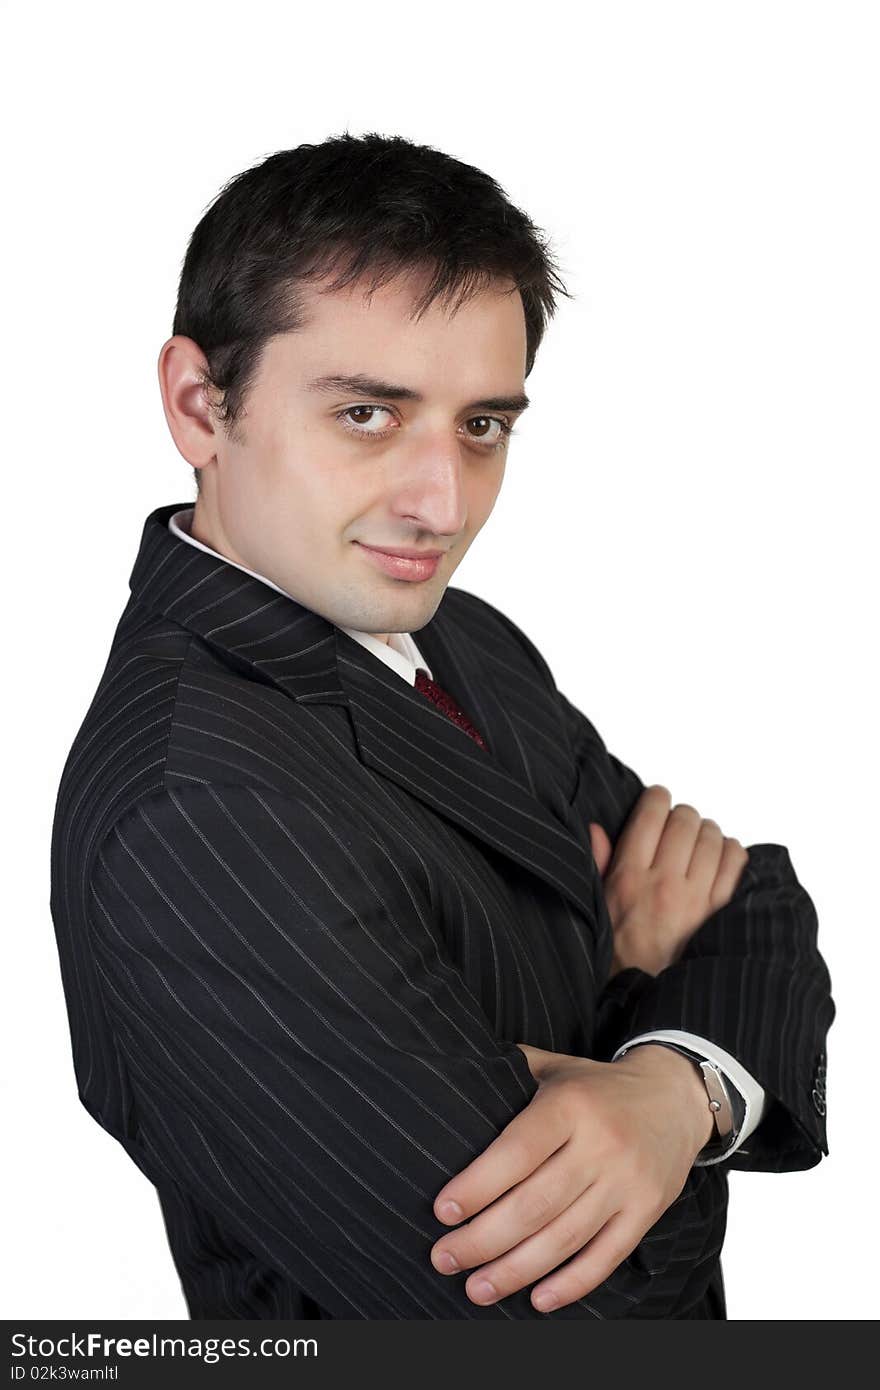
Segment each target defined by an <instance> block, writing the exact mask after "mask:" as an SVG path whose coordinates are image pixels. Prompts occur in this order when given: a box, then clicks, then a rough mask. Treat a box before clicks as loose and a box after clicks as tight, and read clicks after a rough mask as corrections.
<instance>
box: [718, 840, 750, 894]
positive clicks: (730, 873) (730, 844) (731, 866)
mask: <svg viewBox="0 0 880 1390" xmlns="http://www.w3.org/2000/svg"><path fill="white" fill-rule="evenodd" d="M748 862H749V852H748V850H747V849H745V848H744V846H743V845H741V844H740V842H739V840H735V839H732V838H731V837H730V836H726V837H725V840H724V848H723V850H722V852H721V863H720V864H719V865H718V872H717V873H716V875H715V882H714V883H713V884H712V888H711V891H710V900H711V902H712V903H713V909H712V910H713V911H716V910H717V909H718V908H719V907H724V906H725V904H727V903H729V902H730V900H731V898H732V897H733V895H734V892H735V891H736V885H737V884H738V883H739V880H740V877H741V875H742V872H743V870H744V869H745V866H746V864H747V863H748Z"/></svg>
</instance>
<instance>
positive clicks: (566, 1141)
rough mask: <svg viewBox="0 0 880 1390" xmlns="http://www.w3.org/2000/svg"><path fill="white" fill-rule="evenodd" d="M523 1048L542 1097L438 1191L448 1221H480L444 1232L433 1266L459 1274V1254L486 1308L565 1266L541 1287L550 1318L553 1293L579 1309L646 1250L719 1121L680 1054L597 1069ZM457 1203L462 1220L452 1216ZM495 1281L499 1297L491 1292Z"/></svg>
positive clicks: (652, 1048)
mask: <svg viewBox="0 0 880 1390" xmlns="http://www.w3.org/2000/svg"><path fill="white" fill-rule="evenodd" d="M517 1046H518V1047H519V1048H520V1050H521V1051H522V1052H524V1053H525V1056H526V1059H527V1060H528V1063H529V1068H530V1070H531V1072H532V1075H533V1076H535V1077H536V1079H537V1080H538V1083H539V1084H538V1090H537V1091H536V1093H535V1095H534V1096H533V1097H532V1099H531V1101H530V1102H529V1104H528V1105H527V1106H526V1107H525V1109H524V1110H521V1111H520V1112H519V1114H518V1115H516V1116H514V1118H513V1119H512V1120H511V1121H510V1123H509V1124H508V1125H507V1126H505V1128H504V1130H503V1131H502V1133H501V1134H499V1135H498V1137H497V1138H496V1139H494V1140H493V1141H492V1143H491V1144H489V1145H488V1147H487V1148H486V1149H484V1151H483V1152H482V1153H481V1154H480V1155H479V1156H478V1157H477V1158H475V1159H474V1160H473V1162H472V1163H470V1164H468V1166H467V1167H466V1168H464V1169H463V1170H462V1171H461V1172H460V1173H457V1174H456V1176H455V1177H454V1178H452V1179H451V1181H450V1182H448V1183H447V1184H446V1186H445V1187H443V1188H441V1190H440V1192H439V1193H438V1194H437V1197H436V1199H435V1201H434V1214H435V1216H436V1217H437V1219H438V1220H439V1221H447V1222H450V1223H457V1222H460V1221H462V1220H464V1219H465V1218H467V1217H475V1218H476V1219H474V1220H470V1221H468V1222H467V1224H466V1225H463V1226H461V1227H460V1228H459V1229H458V1230H457V1231H455V1232H454V1233H452V1234H451V1235H444V1236H441V1238H440V1240H439V1241H438V1242H437V1243H436V1244H435V1245H434V1246H433V1247H432V1249H431V1261H432V1263H433V1265H434V1268H435V1269H436V1270H437V1271H438V1272H439V1273H441V1274H452V1273H456V1272H457V1271H456V1269H454V1268H449V1267H447V1266H446V1265H445V1264H444V1262H443V1259H442V1256H443V1255H444V1254H445V1253H448V1254H451V1255H452V1256H453V1257H454V1259H455V1261H456V1264H457V1269H458V1270H465V1269H473V1270H475V1271H476V1272H475V1273H474V1274H473V1275H472V1276H471V1278H470V1279H469V1280H468V1281H467V1284H466V1291H467V1294H468V1297H469V1298H470V1299H471V1300H472V1301H473V1302H474V1303H479V1304H488V1303H495V1302H496V1301H497V1300H498V1299H500V1298H505V1297H506V1296H507V1295H508V1294H511V1293H514V1292H516V1290H517V1289H521V1288H524V1287H525V1286H526V1285H527V1284H531V1283H532V1282H533V1281H534V1280H536V1279H540V1277H541V1276H542V1275H543V1274H546V1273H548V1271H550V1270H553V1271H554V1274H553V1278H552V1279H549V1280H547V1281H546V1282H545V1283H543V1284H539V1285H538V1287H537V1288H535V1289H533V1290H532V1303H533V1304H534V1306H535V1307H536V1308H538V1309H539V1311H547V1309H544V1308H541V1306H540V1304H539V1301H538V1300H539V1296H540V1295H541V1294H542V1293H548V1292H550V1291H551V1290H552V1292H553V1293H554V1294H555V1295H556V1301H555V1302H554V1304H553V1306H554V1307H562V1306H564V1305H565V1304H567V1303H573V1302H574V1301H575V1300H576V1299H578V1298H582V1297H583V1296H584V1295H585V1294H587V1293H589V1292H590V1291H591V1289H594V1288H595V1287H596V1285H597V1284H601V1282H602V1280H603V1279H607V1278H608V1276H609V1274H611V1273H612V1272H613V1271H614V1270H615V1269H616V1268H617V1266H618V1265H619V1264H620V1262H621V1261H622V1260H624V1259H625V1258H626V1256H627V1255H628V1254H629V1253H630V1252H631V1251H632V1250H634V1249H635V1247H636V1246H637V1245H638V1243H639V1241H640V1240H641V1239H642V1236H643V1235H644V1234H645V1232H646V1231H648V1230H650V1228H651V1226H653V1225H654V1223H655V1222H656V1221H657V1220H659V1218H660V1217H661V1216H662V1214H663V1212H664V1211H666V1209H667V1207H669V1206H671V1204H672V1203H673V1202H674V1201H675V1199H676V1197H677V1196H678V1195H679V1193H680V1192H681V1190H682V1188H683V1187H684V1184H685V1182H686V1180H687V1176H688V1173H689V1172H690V1170H691V1167H692V1166H693V1161H694V1159H695V1158H696V1156H697V1154H698V1153H699V1152H700V1149H702V1148H703V1146H704V1145H705V1144H706V1143H707V1142H708V1140H709V1139H710V1138H711V1136H712V1133H713V1131H714V1121H713V1119H712V1114H711V1111H710V1110H709V1107H708V1104H707V1100H706V1091H705V1087H704V1085H703V1082H702V1080H701V1079H700V1076H699V1075H698V1073H697V1071H696V1068H695V1067H694V1066H693V1064H692V1063H691V1062H690V1061H688V1059H687V1058H686V1057H682V1056H681V1054H680V1053H678V1052H673V1051H672V1050H671V1049H670V1048H668V1047H659V1046H657V1045H652V1044H650V1043H643V1044H640V1046H639V1047H637V1048H634V1049H633V1050H632V1052H628V1053H627V1054H626V1055H625V1056H624V1057H622V1058H621V1059H620V1061H619V1062H596V1061H593V1060H591V1059H589V1058H585V1057H573V1056H569V1055H568V1054H567V1053H562V1052H547V1051H544V1049H542V1048H539V1047H531V1046H529V1045H528V1044H527V1043H518V1044H517ZM449 1201H454V1202H457V1203H458V1206H459V1207H460V1209H461V1210H460V1212H459V1213H458V1214H450V1213H448V1212H447V1211H446V1209H445V1208H444V1205H443V1204H444V1202H449ZM477 1213H480V1214H479V1215H477ZM570 1255H574V1258H573V1259H571V1260H569V1261H568V1263H567V1264H565V1265H564V1266H563V1268H562V1269H559V1270H557V1268H556V1266H557V1265H559V1264H560V1263H561V1262H562V1261H563V1260H565V1259H567V1257H568V1256H570ZM478 1266H479V1268H478ZM484 1279H485V1280H489V1281H490V1282H491V1283H492V1285H493V1286H494V1290H495V1291H494V1293H488V1294H487V1293H484V1292H482V1291H481V1288H480V1284H481V1281H483V1280H484Z"/></svg>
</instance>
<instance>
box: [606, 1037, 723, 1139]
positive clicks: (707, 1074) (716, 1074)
mask: <svg viewBox="0 0 880 1390" xmlns="http://www.w3.org/2000/svg"><path fill="white" fill-rule="evenodd" d="M649 1041H650V1042H652V1043H656V1044H657V1045H658V1046H659V1047H671V1048H672V1051H673V1052H680V1053H681V1055H682V1057H688V1058H689V1059H690V1061H692V1062H693V1064H694V1066H695V1067H696V1068H697V1070H698V1071H699V1073H700V1075H701V1076H702V1078H703V1084H704V1085H705V1087H706V1095H707V1097H708V1104H709V1109H710V1110H711V1111H712V1117H713V1119H714V1120H715V1133H714V1135H713V1136H712V1138H711V1139H710V1140H709V1141H708V1142H707V1143H706V1144H704V1145H703V1147H702V1149H700V1156H701V1157H706V1158H712V1157H714V1156H715V1154H716V1153H723V1152H724V1150H725V1149H727V1148H729V1147H730V1145H731V1144H732V1143H733V1141H734V1140H735V1138H736V1136H737V1135H738V1134H739V1131H740V1129H741V1127H742V1118H741V1116H735V1115H734V1106H733V1102H732V1101H731V1098H730V1092H729V1091H728V1089H727V1085H726V1083H725V1080H724V1075H723V1073H722V1071H721V1069H720V1067H718V1066H716V1064H715V1063H714V1062H709V1061H707V1060H706V1058H705V1057H701V1056H700V1055H699V1053H696V1052H691V1051H690V1049H689V1048H687V1047H682V1046H681V1045H680V1044H679V1043H673V1042H668V1041H667V1039H665V1038H651V1039H648V1038H646V1039H645V1042H644V1043H632V1044H630V1046H632V1047H644V1046H645V1045H646V1044H647V1043H648V1042H649ZM627 1052H629V1046H627V1047H624V1048H622V1049H621V1051H620V1052H618V1054H617V1058H616V1060H617V1061H620V1059H621V1057H623V1056H625V1055H626V1053H627ZM741 1105H742V1102H740V1108H741Z"/></svg>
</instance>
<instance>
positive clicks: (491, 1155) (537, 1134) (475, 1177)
mask: <svg viewBox="0 0 880 1390" xmlns="http://www.w3.org/2000/svg"><path fill="white" fill-rule="evenodd" d="M548 1095H549V1100H548ZM570 1134H571V1120H570V1118H569V1119H566V1117H565V1114H564V1112H563V1109H562V1107H560V1106H559V1104H558V1103H557V1104H554V1103H553V1096H552V1092H550V1093H547V1094H545V1093H544V1092H542V1091H540V1090H539V1091H537V1092H536V1094H535V1095H534V1096H533V1097H532V1099H531V1101H530V1102H529V1104H528V1105H527V1106H526V1108H525V1109H524V1110H521V1111H520V1112H519V1114H518V1115H515V1116H514V1117H513V1119H512V1120H511V1121H510V1123H509V1124H508V1125H506V1126H505V1128H504V1129H503V1130H502V1131H501V1133H500V1134H499V1135H498V1136H497V1138H495V1139H493V1140H492V1142H491V1144H489V1145H488V1146H487V1147H486V1148H485V1149H484V1150H483V1152H482V1153H481V1154H479V1155H478V1156H477V1157H476V1158H475V1159H474V1160H473V1162H472V1163H469V1164H468V1166H467V1167H466V1168H463V1169H462V1171H461V1172H460V1173H456V1175H455V1177H454V1178H452V1179H451V1180H450V1181H449V1182H448V1183H446V1185H445V1187H441V1189H440V1191H439V1192H438V1193H437V1196H436V1197H435V1198H434V1215H435V1216H436V1217H437V1219H438V1221H448V1222H451V1223H455V1222H458V1221H463V1220H464V1219H465V1218H466V1217H468V1216H472V1215H474V1214H475V1213H476V1212H478V1211H482V1210H483V1208H484V1207H486V1206H488V1205H489V1203H490V1202H494V1201H495V1198H496V1197H500V1196H501V1194H502V1193H504V1192H507V1190H508V1189H509V1188H511V1187H513V1185H514V1183H518V1182H522V1180H523V1179H524V1178H527V1177H529V1176H531V1174H532V1173H533V1172H534V1171H535V1169H536V1168H537V1167H538V1166H539V1165H540V1164H541V1163H543V1162H544V1160H545V1159H546V1158H549V1157H550V1155H551V1154H552V1153H555V1152H556V1150H557V1149H558V1148H559V1147H560V1145H562V1144H564V1143H565V1141H566V1140H567V1139H568V1138H569V1135H570ZM444 1202H455V1203H456V1204H457V1205H458V1207H459V1208H460V1214H454V1213H453V1214H449V1215H447V1214H444V1210H443V1204H444Z"/></svg>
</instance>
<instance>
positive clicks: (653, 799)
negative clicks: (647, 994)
mask: <svg viewBox="0 0 880 1390" xmlns="http://www.w3.org/2000/svg"><path fill="white" fill-rule="evenodd" d="M670 801H671V797H670V794H669V792H668V791H667V789H666V787H662V786H652V787H646V788H645V790H644V791H643V792H642V794H641V796H640V797H639V800H638V802H637V803H636V805H635V807H634V808H633V810H632V812H631V814H630V816H629V818H628V820H627V822H626V825H625V826H624V828H623V830H622V831H621V833H620V835H619V836H618V839H617V843H616V845H615V846H614V852H613V854H612V850H611V841H610V840H609V838H608V836H607V834H606V833H605V831H604V830H603V828H602V826H601V825H599V824H598V823H597V822H596V821H591V822H590V826H589V829H590V841H591V844H592V848H593V857H594V858H595V860H596V864H597V866H598V869H599V873H600V874H601V875H602V881H603V888H604V890H605V901H606V903H607V905H608V913H609V916H610V917H611V923H612V926H613V927H614V954H613V958H612V963H611V970H610V971H609V979H610V978H611V976H613V975H616V974H617V972H618V971H619V970H625V969H626V968H627V967H628V966H638V967H639V969H641V970H645V971H647V972H648V974H649V975H656V974H659V972H660V971H661V970H665V969H666V967H667V966H668V965H671V964H673V963H674V962H675V961H676V960H678V958H679V956H680V955H681V953H682V951H683V950H684V948H685V946H686V945H687V943H688V941H689V940H690V939H691V937H692V936H693V934H694V932H695V931H696V930H697V928H698V927H701V926H702V924H703V923H704V922H705V921H706V918H707V917H710V916H711V915H712V913H713V912H716V911H717V910H718V908H719V907H724V906H725V904H727V903H729V902H730V899H731V898H732V897H733V894H734V892H735V890H736V885H737V883H738V882H739V878H740V875H741V873H742V871H743V869H744V868H745V865H746V863H747V861H748V857H749V852H748V850H747V849H744V848H743V846H742V845H741V844H740V842H739V840H735V839H733V838H732V837H730V836H722V834H721V830H720V828H719V826H718V824H717V822H715V821H714V820H705V819H703V818H702V817H701V816H700V814H699V812H698V811H696V810H695V809H694V807H693V806H687V805H682V804H679V805H676V806H673V808H672V810H671V811H670V809H669V803H670Z"/></svg>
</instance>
